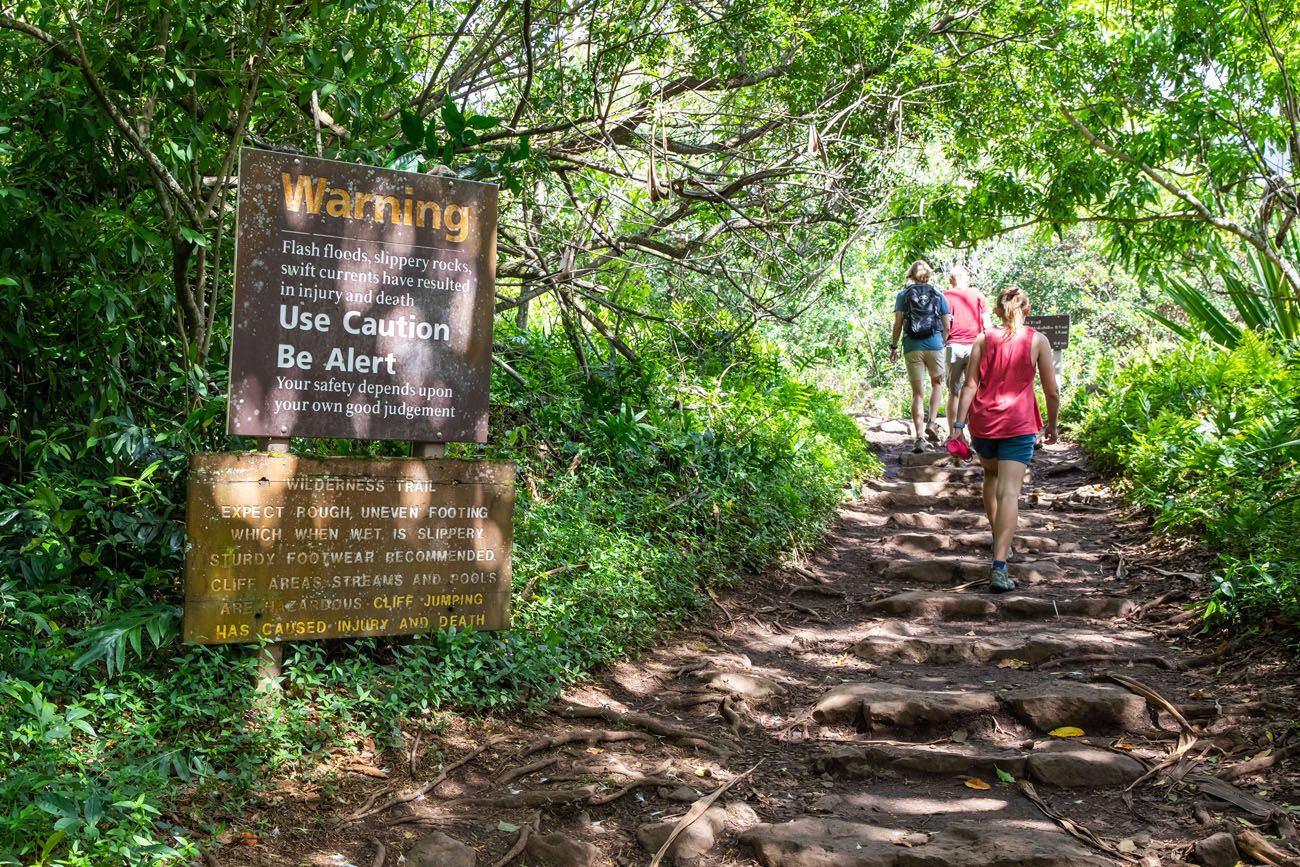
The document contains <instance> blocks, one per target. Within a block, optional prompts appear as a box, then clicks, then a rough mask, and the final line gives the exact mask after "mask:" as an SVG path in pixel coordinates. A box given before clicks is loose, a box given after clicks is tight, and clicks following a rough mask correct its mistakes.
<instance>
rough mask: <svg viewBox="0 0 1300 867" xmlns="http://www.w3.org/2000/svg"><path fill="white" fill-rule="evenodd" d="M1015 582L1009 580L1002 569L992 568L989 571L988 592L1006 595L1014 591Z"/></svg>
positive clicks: (1005, 571)
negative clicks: (1009, 591)
mask: <svg viewBox="0 0 1300 867" xmlns="http://www.w3.org/2000/svg"><path fill="white" fill-rule="evenodd" d="M1015 589H1016V582H1015V581H1012V580H1011V576H1010V575H1008V574H1007V570H1006V568H1004V567H998V566H994V567H993V568H991V569H990V570H989V590H991V591H992V592H994V593H1006V592H1007V591H1008V590H1015Z"/></svg>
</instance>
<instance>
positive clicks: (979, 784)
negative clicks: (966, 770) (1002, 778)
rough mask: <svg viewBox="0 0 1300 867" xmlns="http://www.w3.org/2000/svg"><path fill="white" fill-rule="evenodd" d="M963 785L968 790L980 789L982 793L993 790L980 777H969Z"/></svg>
mask: <svg viewBox="0 0 1300 867" xmlns="http://www.w3.org/2000/svg"><path fill="white" fill-rule="evenodd" d="M962 785H964V786H965V787H966V788H968V789H978V790H979V791H981V792H983V791H985V790H986V789H989V788H991V787H990V786H989V784H988V783H986V782H984V781H983V780H981V779H980V778H979V777H967V778H966V782H964V783H963V784H962Z"/></svg>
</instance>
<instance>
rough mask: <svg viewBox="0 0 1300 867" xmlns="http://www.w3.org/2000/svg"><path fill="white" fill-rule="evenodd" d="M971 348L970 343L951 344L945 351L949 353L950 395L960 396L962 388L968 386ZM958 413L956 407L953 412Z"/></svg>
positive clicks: (947, 358) (947, 359)
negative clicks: (967, 373)
mask: <svg viewBox="0 0 1300 867" xmlns="http://www.w3.org/2000/svg"><path fill="white" fill-rule="evenodd" d="M971 348H972V345H971V344H969V343H949V344H948V346H947V347H946V348H945V350H944V351H945V352H946V353H947V357H946V359H945V360H946V361H947V362H948V393H949V394H960V393H961V387H962V386H963V385H965V384H966V365H967V363H969V362H970V351H971ZM956 411H957V409H956V407H954V408H953V412H956Z"/></svg>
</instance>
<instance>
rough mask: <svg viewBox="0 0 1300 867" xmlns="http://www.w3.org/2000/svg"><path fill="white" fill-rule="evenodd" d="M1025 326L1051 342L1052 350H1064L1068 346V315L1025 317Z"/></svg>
mask: <svg viewBox="0 0 1300 867" xmlns="http://www.w3.org/2000/svg"><path fill="white" fill-rule="evenodd" d="M1025 324H1026V325H1028V326H1029V327H1030V328H1032V329H1034V330H1035V331H1040V332H1042V333H1043V335H1044V336H1045V337H1046V338H1047V339H1048V340H1049V341H1051V344H1052V348H1053V349H1065V348H1066V347H1068V346H1069V345H1070V315H1069V314H1068V313H1059V314H1053V315H1050V316H1026V317H1025Z"/></svg>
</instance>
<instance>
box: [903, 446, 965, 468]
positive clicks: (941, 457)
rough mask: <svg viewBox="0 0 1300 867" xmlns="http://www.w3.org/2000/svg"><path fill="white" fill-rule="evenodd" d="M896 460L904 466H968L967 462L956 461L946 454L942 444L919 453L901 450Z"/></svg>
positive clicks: (946, 451)
mask: <svg viewBox="0 0 1300 867" xmlns="http://www.w3.org/2000/svg"><path fill="white" fill-rule="evenodd" d="M898 462H899V463H900V464H902V465H903V466H905V467H931V466H940V465H947V466H951V467H958V466H969V465H968V464H962V463H960V462H958V461H957V459H956V458H954V457H953V456H952V455H950V454H948V450H947V449H946V448H944V447H942V446H940V447H939V448H938V449H937V450H935V451H925V452H921V453H920V454H914V453H912V452H903V453H902V454H900V455H899V456H898Z"/></svg>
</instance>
